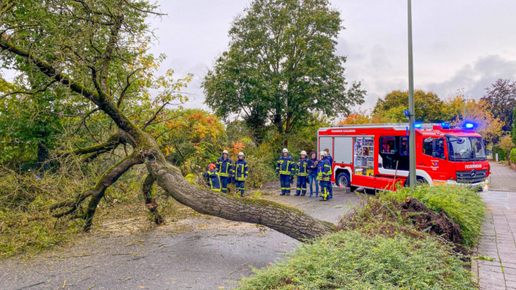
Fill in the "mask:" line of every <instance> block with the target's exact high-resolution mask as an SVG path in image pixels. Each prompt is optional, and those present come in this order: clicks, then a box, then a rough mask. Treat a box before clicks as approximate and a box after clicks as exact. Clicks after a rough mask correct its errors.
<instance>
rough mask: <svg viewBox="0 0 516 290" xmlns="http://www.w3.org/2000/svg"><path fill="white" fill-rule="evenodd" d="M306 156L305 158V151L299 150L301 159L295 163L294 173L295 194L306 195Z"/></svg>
mask: <svg viewBox="0 0 516 290" xmlns="http://www.w3.org/2000/svg"><path fill="white" fill-rule="evenodd" d="M307 165H308V158H306V151H301V159H299V161H298V162H297V165H296V174H297V189H296V196H299V195H301V196H305V195H306V179H307V178H308V170H307Z"/></svg>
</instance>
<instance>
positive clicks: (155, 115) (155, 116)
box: [142, 102, 170, 131]
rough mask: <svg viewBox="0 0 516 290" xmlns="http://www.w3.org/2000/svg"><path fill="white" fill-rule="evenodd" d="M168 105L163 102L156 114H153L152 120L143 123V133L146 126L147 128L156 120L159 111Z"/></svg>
mask: <svg viewBox="0 0 516 290" xmlns="http://www.w3.org/2000/svg"><path fill="white" fill-rule="evenodd" d="M168 104H170V103H169V102H165V103H164V104H163V106H161V107H160V108H159V109H158V110H157V111H156V113H155V114H154V116H152V118H150V119H149V121H147V122H145V125H144V126H143V129H142V130H143V131H145V129H146V128H147V126H149V125H150V124H151V123H152V122H153V121H154V120H156V118H157V117H158V115H159V113H160V112H161V110H163V109H164V108H165V106H166V105H168Z"/></svg>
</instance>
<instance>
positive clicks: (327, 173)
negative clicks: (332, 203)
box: [317, 151, 332, 201]
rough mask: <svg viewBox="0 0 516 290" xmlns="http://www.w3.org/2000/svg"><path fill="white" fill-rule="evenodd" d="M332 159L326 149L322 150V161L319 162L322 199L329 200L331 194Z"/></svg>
mask: <svg viewBox="0 0 516 290" xmlns="http://www.w3.org/2000/svg"><path fill="white" fill-rule="evenodd" d="M331 171H332V170H331V165H330V160H329V159H328V157H327V153H326V151H321V162H320V163H319V167H318V172H317V179H318V180H319V181H320V182H321V199H320V201H327V200H328V199H329V196H330V186H331V185H330V177H331Z"/></svg>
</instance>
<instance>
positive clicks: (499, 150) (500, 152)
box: [493, 145, 507, 161]
mask: <svg viewBox="0 0 516 290" xmlns="http://www.w3.org/2000/svg"><path fill="white" fill-rule="evenodd" d="M496 153H498V160H501V161H503V160H505V159H507V153H506V152H505V151H504V150H503V149H502V148H500V146H498V145H493V158H496Z"/></svg>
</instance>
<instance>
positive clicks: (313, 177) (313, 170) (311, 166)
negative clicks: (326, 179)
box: [307, 158, 319, 197]
mask: <svg viewBox="0 0 516 290" xmlns="http://www.w3.org/2000/svg"><path fill="white" fill-rule="evenodd" d="M317 161H318V160H317V158H312V159H310V160H308V165H307V167H308V181H309V182H310V197H312V195H313V194H314V192H313V185H314V184H315V197H319V182H317V167H318V166H317V165H315V162H317Z"/></svg>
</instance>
